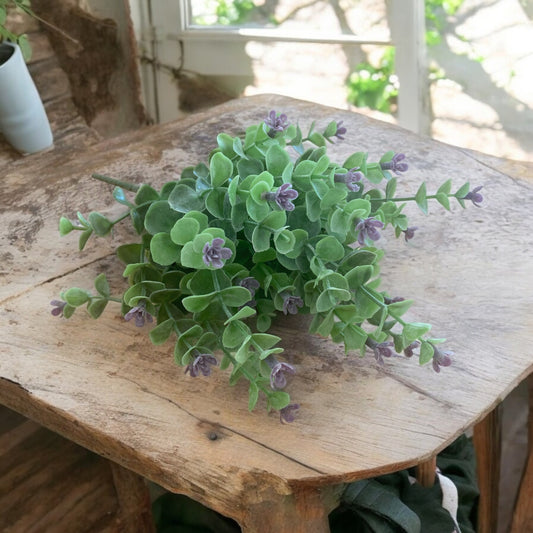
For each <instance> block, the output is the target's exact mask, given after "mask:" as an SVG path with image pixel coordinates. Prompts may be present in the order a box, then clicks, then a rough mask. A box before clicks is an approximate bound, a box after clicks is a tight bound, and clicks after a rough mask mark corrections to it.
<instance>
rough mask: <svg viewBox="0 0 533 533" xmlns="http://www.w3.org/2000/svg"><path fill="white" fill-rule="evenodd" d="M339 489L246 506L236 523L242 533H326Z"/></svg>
mask: <svg viewBox="0 0 533 533" xmlns="http://www.w3.org/2000/svg"><path fill="white" fill-rule="evenodd" d="M341 493H342V487H339V486H336V487H323V488H316V487H314V488H309V489H299V490H298V491H297V492H295V493H294V494H291V495H288V496H282V495H279V497H273V498H271V499H267V500H264V501H261V502H259V503H255V504H252V505H250V506H248V508H247V509H246V511H245V514H244V516H243V517H242V518H241V520H240V521H239V525H240V526H241V528H242V533H329V532H330V529H329V522H328V515H329V513H330V512H331V511H332V510H333V509H335V507H337V506H338V504H339V501H340V495H341Z"/></svg>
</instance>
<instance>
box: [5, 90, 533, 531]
mask: <svg viewBox="0 0 533 533" xmlns="http://www.w3.org/2000/svg"><path fill="white" fill-rule="evenodd" d="M270 109H276V110H278V111H279V112H281V111H283V112H285V113H287V115H288V116H289V119H290V120H291V121H294V122H296V121H299V122H300V124H301V125H302V126H303V127H306V126H308V124H309V123H310V122H311V120H312V119H315V120H317V121H318V122H319V123H320V124H324V125H325V124H327V122H328V121H329V120H332V119H335V120H343V121H344V125H345V126H346V127H347V129H348V133H347V135H346V141H344V142H343V143H338V144H335V145H334V146H333V147H332V149H331V151H332V157H333V158H335V159H338V160H340V161H343V160H344V158H345V157H346V156H347V155H349V154H350V153H352V152H353V151H356V150H368V151H369V152H370V153H371V158H373V159H374V158H377V157H379V156H380V155H381V154H382V153H383V152H385V151H387V150H389V149H391V150H395V151H396V152H404V153H406V154H407V156H408V158H409V163H410V170H409V172H408V173H407V175H406V176H405V177H402V179H401V180H399V181H400V183H399V187H401V188H404V189H405V190H406V191H408V192H414V191H416V187H417V185H418V184H419V183H420V182H421V181H423V180H426V181H427V183H428V190H430V191H433V190H436V189H437V188H438V186H439V185H440V184H441V183H442V181H443V180H444V179H445V178H447V177H452V178H453V180H454V183H455V185H456V186H457V187H459V186H460V185H462V184H463V183H464V182H465V181H470V182H471V183H472V185H473V186H476V185H483V186H484V190H483V192H484V193H485V196H486V201H485V202H484V203H485V204H486V208H484V209H476V208H475V207H471V208H470V209H468V210H466V211H462V210H460V209H455V211H456V212H455V213H454V215H453V218H452V217H451V216H450V215H449V214H448V213H446V212H445V211H443V210H439V207H438V206H437V205H435V207H434V208H433V207H432V211H434V214H433V216H431V217H429V218H425V217H424V216H423V215H421V214H420V213H419V212H417V211H416V210H415V209H413V211H412V212H411V217H412V218H411V222H412V223H413V224H416V225H417V226H419V227H420V228H421V229H420V230H419V232H417V237H416V239H414V240H413V241H410V242H409V244H408V245H406V244H405V242H403V241H397V240H395V239H394V238H392V237H391V236H389V235H388V234H386V233H385V236H384V237H383V241H385V240H386V243H385V247H386V249H387V254H386V259H385V261H384V262H383V265H382V270H383V272H384V284H386V285H387V287H384V288H386V289H388V290H389V291H390V292H394V293H395V295H396V294H398V295H401V296H407V297H410V298H411V297H412V298H414V300H415V302H416V305H415V306H414V307H413V308H412V311H410V312H411V313H412V316H413V317H416V318H417V319H418V320H421V321H422V320H423V321H425V322H430V323H432V324H433V325H434V333H435V335H437V336H442V337H447V338H448V339H449V342H448V346H449V347H450V348H451V349H453V350H454V351H455V352H456V355H455V357H454V364H453V365H452V366H451V367H449V368H446V369H444V370H443V371H442V372H441V373H440V374H436V373H434V372H433V371H432V369H431V368H430V367H419V366H418V365H416V364H413V362H412V361H407V360H404V359H401V358H398V359H393V360H391V361H387V364H386V365H385V366H383V367H380V366H378V365H377V364H376V363H375V361H374V360H373V358H372V357H366V358H362V359H361V358H359V357H357V356H354V355H350V356H348V357H346V356H344V354H343V350H342V349H341V348H340V347H339V346H337V345H335V344H333V343H332V342H330V341H328V340H324V339H321V338H318V337H314V336H311V335H309V334H307V333H306V332H305V329H304V326H305V320H302V321H298V320H296V321H294V322H290V321H283V323H280V324H279V325H278V327H277V333H278V334H279V335H280V336H281V337H282V338H283V344H284V346H285V348H286V353H287V357H288V358H290V361H291V362H292V363H293V364H294V365H295V367H296V368H297V371H298V375H297V377H296V378H295V379H294V380H293V382H292V384H291V386H290V387H291V389H290V390H291V394H292V396H293V398H294V400H295V401H298V402H299V403H300V404H301V411H300V414H299V417H298V418H297V420H296V421H295V422H294V423H292V424H290V425H282V424H280V423H279V417H278V416H277V415H276V414H275V413H272V414H270V415H268V414H267V413H266V412H265V410H264V405H263V404H261V402H260V404H259V406H258V408H257V409H256V410H255V411H254V412H253V413H249V412H248V410H247V387H246V385H245V384H244V383H238V384H237V385H236V386H235V387H232V388H230V387H228V385H227V376H226V375H225V373H224V372H215V373H214V375H212V376H210V378H197V379H191V378H190V377H189V376H188V375H184V373H183V369H182V368H179V367H177V366H175V365H174V363H173V361H172V355H171V346H170V345H165V346H152V345H151V344H150V341H149V339H148V337H147V331H144V330H139V329H136V328H135V327H134V326H132V325H131V324H127V323H125V322H124V320H123V319H122V318H121V317H120V316H119V312H118V310H117V309H113V308H109V309H108V310H106V312H105V314H104V315H103V316H102V317H101V318H100V319H99V320H98V321H93V320H92V319H90V318H89V317H88V316H84V314H83V313H78V314H76V315H75V316H74V317H73V318H72V319H70V320H68V321H67V320H60V319H54V318H52V317H51V316H50V315H49V310H50V305H49V302H50V300H52V299H53V298H55V297H56V295H57V294H58V293H59V291H60V290H62V289H65V288H67V287H70V286H80V287H85V288H90V286H91V284H92V279H93V278H94V276H95V275H97V274H98V273H100V272H106V273H107V275H108V276H109V277H110V279H111V283H112V285H113V286H114V287H115V288H116V289H117V290H120V289H121V288H122V287H123V286H124V282H123V280H122V278H121V273H122V266H121V265H120V264H119V262H118V261H117V260H116V259H115V257H114V256H113V254H112V252H113V250H114V247H115V246H116V245H118V244H120V243H122V242H123V239H124V237H125V235H126V236H127V235H129V236H131V237H132V241H133V240H134V238H135V237H134V236H133V235H131V233H130V232H129V230H127V229H125V230H118V231H117V232H116V233H115V234H114V236H113V237H112V238H111V239H108V240H105V239H104V240H102V239H101V240H95V241H93V242H92V243H90V245H88V247H87V249H86V250H85V251H84V252H83V253H81V254H80V253H78V252H77V243H76V242H75V239H74V238H71V237H65V238H62V239H60V238H59V236H58V230H57V224H58V219H59V216H60V215H62V214H65V215H67V216H73V215H74V213H75V211H76V210H77V209H79V210H80V211H82V212H85V213H87V212H89V211H91V210H100V211H107V212H108V213H111V214H117V213H119V212H120V206H117V205H116V204H114V202H113V201H112V200H111V199H110V198H111V194H110V192H111V191H110V187H109V186H107V185H106V184H103V183H100V182H96V181H93V180H91V179H90V178H89V176H90V174H91V173H92V172H99V173H102V174H107V175H111V176H114V177H116V178H119V179H125V180H128V179H129V180H132V181H137V182H139V181H141V180H142V181H144V182H149V183H153V184H154V185H156V186H157V185H161V184H162V183H163V182H164V181H167V180H170V179H175V178H176V177H177V176H178V175H179V172H180V170H181V169H183V168H184V167H185V166H188V165H191V164H196V163H197V162H199V161H205V160H206V157H207V154H208V153H209V151H210V150H211V148H212V147H213V146H214V145H215V142H216V141H215V137H216V134H217V133H218V132H220V131H222V130H225V131H227V132H228V133H230V134H237V133H239V132H242V131H243V130H244V127H245V125H247V124H249V123H254V122H259V121H260V120H262V119H263V118H264V117H265V116H266V115H267V113H268V111H269V110H270ZM516 176H517V174H511V175H509V174H508V173H506V171H502V170H499V169H498V165H497V164H496V163H494V162H493V161H492V160H491V159H490V158H489V159H485V158H483V157H482V156H479V155H478V154H474V153H471V152H467V151H464V150H460V149H457V148H453V147H450V146H447V145H444V144H441V143H437V142H433V141H431V140H429V139H426V138H420V137H418V136H416V135H414V134H411V133H409V132H407V131H405V130H402V129H400V128H397V127H394V126H391V125H390V124H384V123H381V122H377V121H374V120H371V119H369V118H366V117H363V116H360V115H358V114H355V113H350V112H344V111H339V110H337V109H332V108H327V107H324V106H319V105H316V104H313V103H309V102H301V101H296V100H291V99H288V98H284V97H279V96H272V95H263V96H257V97H251V98H245V99H241V100H236V101H232V102H229V103H227V104H224V105H222V106H219V107H217V108H215V109H213V110H211V111H209V112H205V113H202V114H198V115H194V116H191V117H189V118H187V119H185V120H183V121H181V122H176V123H172V124H166V125H161V126H157V127H151V128H147V129H145V130H141V131H137V132H133V133H128V134H124V135H122V136H120V137H118V138H115V139H114V140H112V141H106V143H105V144H104V143H99V144H95V145H94V146H91V147H89V148H87V149H86V150H84V151H83V152H82V153H80V152H77V153H75V154H73V153H64V152H62V151H60V150H59V151H52V152H49V153H46V154H41V155H36V156H31V157H29V158H27V159H25V160H24V161H20V162H19V161H16V162H14V163H13V164H12V165H10V166H9V167H8V168H6V170H5V171H4V174H3V176H2V178H1V179H0V198H1V202H2V210H1V213H0V227H1V228H2V230H1V232H0V246H1V247H0V249H1V253H2V267H1V268H2V272H1V273H2V285H1V286H0V352H1V357H0V402H1V403H2V404H4V405H6V406H8V407H9V408H11V409H13V410H15V411H17V412H19V413H21V414H23V415H25V416H27V417H29V418H31V419H32V420H35V421H37V422H38V423H40V424H42V425H44V426H45V427H47V428H49V429H51V430H53V431H55V432H57V433H59V434H60V435H63V436H64V437H65V438H67V439H69V440H72V441H73V442H76V443H77V444H79V445H81V446H83V447H85V448H87V449H89V450H91V451H93V452H96V453H97V454H99V455H101V456H103V457H105V458H107V459H110V460H111V461H114V462H116V463H117V464H119V465H121V466H122V467H124V468H125V469H127V470H131V471H133V472H136V473H137V474H139V475H141V476H143V477H145V478H147V479H150V480H152V481H154V482H156V483H158V484H160V485H162V486H163V487H165V488H166V489H168V490H170V491H173V492H176V493H184V494H187V495H188V496H190V497H192V498H194V499H195V500H198V501H200V502H202V503H204V504H205V505H207V506H209V507H211V508H213V509H215V510H217V511H219V512H221V513H222V514H224V515H226V516H229V517H231V518H234V519H235V520H237V521H238V522H239V524H240V525H241V527H242V529H243V531H244V532H261V533H269V532H276V533H283V532H291V533H299V532H301V533H303V532H305V533H313V532H317V533H319V532H320V533H324V532H327V531H328V513H329V512H330V511H331V510H332V509H333V508H334V507H335V506H336V505H337V504H338V501H339V496H340V494H341V492H342V489H343V486H344V484H345V483H347V482H350V481H355V480H358V479H363V478H368V477H371V476H375V475H379V474H384V473H387V472H392V471H395V470H398V469H402V468H406V467H410V466H414V465H421V466H420V478H421V479H422V480H424V479H425V480H426V482H432V480H433V478H434V464H433V458H434V456H435V454H436V453H438V452H439V451H440V450H441V449H443V448H444V447H445V446H446V445H447V444H449V443H450V442H452V441H453V440H454V439H455V438H456V437H457V436H458V435H460V434H461V433H462V432H463V431H464V430H466V429H467V428H469V427H472V426H475V433H476V444H477V446H478V449H479V451H480V452H481V453H480V482H481V493H482V498H481V506H480V510H481V517H480V531H483V532H490V531H495V527H496V522H495V519H494V510H495V509H496V508H497V505H496V502H495V497H496V495H495V494H494V492H493V491H492V490H490V489H491V487H493V486H494V484H493V480H494V479H496V477H497V465H498V446H497V442H498V440H497V436H498V424H497V418H498V417H497V411H495V408H496V407H497V405H498V404H499V403H500V402H501V400H502V399H503V398H504V397H505V396H506V395H507V394H508V393H509V392H510V391H511V390H512V389H513V388H514V387H515V386H516V385H517V384H518V383H519V382H520V381H521V380H523V379H524V378H526V377H527V376H528V375H529V374H530V373H531V372H532V371H533V360H532V358H531V355H530V353H529V351H528V349H527V347H529V346H531V342H532V341H533V333H532V331H533V329H532V327H531V325H532V319H531V317H532V314H531V309H532V303H533V302H532V300H533V298H532V293H531V282H532V277H531V271H532V269H531V267H532V263H533V261H532V258H533V234H532V233H531V231H530V228H531V227H533V211H532V210H531V209H529V208H527V209H526V208H524V206H530V205H533V183H532V182H531V180H528V179H527V177H526V178H522V177H516ZM496 213H497V216H496V215H495V214H496ZM476 424H477V425H476ZM487 452H488V453H487ZM531 472H532V467H531V457H530V460H529V466H528V470H527V474H526V477H525V478H524V489H525V491H529V492H523V493H522V494H523V496H521V499H520V500H519V509H520V510H521V512H523V514H522V515H520V516H519V517H518V518H517V519H516V524H517V525H516V527H517V528H520V527H522V526H521V525H520V524H525V523H528V524H529V523H531V519H532V516H533V515H532V510H531V506H529V507H528V505H527V502H528V501H530V498H531V478H532V474H531ZM524 498H525V500H524ZM524 501H525V503H523V502H524ZM520 520H521V522H520ZM515 531H517V532H518V531H524V529H515Z"/></svg>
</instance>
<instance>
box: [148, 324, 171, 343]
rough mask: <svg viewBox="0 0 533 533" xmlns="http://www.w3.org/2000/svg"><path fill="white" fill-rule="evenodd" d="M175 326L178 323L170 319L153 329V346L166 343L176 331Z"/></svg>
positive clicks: (151, 335)
mask: <svg viewBox="0 0 533 533" xmlns="http://www.w3.org/2000/svg"><path fill="white" fill-rule="evenodd" d="M175 324H176V321H175V320H174V319H173V318H169V319H167V320H165V321H164V322H161V323H160V324H158V325H157V326H156V327H155V328H153V329H152V330H151V331H150V340H151V341H152V344H155V345H159V344H163V343H165V342H166V341H167V340H168V338H169V337H170V335H171V334H172V332H173V331H174V326H175Z"/></svg>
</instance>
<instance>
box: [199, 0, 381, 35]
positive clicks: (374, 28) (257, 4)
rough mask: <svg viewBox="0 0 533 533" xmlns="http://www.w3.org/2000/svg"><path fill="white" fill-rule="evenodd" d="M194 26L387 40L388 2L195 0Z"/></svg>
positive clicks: (364, 0)
mask: <svg viewBox="0 0 533 533" xmlns="http://www.w3.org/2000/svg"><path fill="white" fill-rule="evenodd" d="M189 4H190V13H191V23H192V25H194V26H202V27H204V28H205V27H218V28H219V29H220V27H221V26H222V27H224V26H240V27H248V28H250V27H255V28H280V29H283V30H288V31H294V32H295V33H300V34H301V33H307V34H310V35H313V34H315V35H316V34H329V35H331V34H349V35H354V34H355V35H358V36H364V37H365V38H368V39H380V40H387V39H389V38H390V33H389V29H388V24H387V15H386V5H385V0H322V1H320V0H318V1H316V2H309V0H194V1H192V0H191V1H190V3H189Z"/></svg>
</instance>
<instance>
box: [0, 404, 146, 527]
mask: <svg viewBox="0 0 533 533" xmlns="http://www.w3.org/2000/svg"><path fill="white" fill-rule="evenodd" d="M126 482H127V487H125V486H124V485H125V483H126ZM149 503H150V502H149V495H148V489H147V487H146V484H145V483H144V482H143V479H142V478H139V476H137V475H136V474H133V473H132V472H129V471H127V470H125V469H123V468H121V467H119V466H118V465H115V464H114V463H112V462H110V461H108V460H106V459H102V458H101V457H99V456H98V455H96V454H94V453H92V452H90V451H88V450H86V449H85V448H82V447H81V446H78V445H76V444H74V443H73V442H71V441H69V440H67V439H64V438H62V437H60V436H59V435H57V434H56V433H53V432H51V431H49V430H47V429H45V428H43V427H42V426H39V424H36V423H35V422H32V421H30V420H28V419H26V418H24V417H23V416H21V415H19V414H18V413H15V412H14V411H11V410H10V409H7V408H6V407H3V406H0V509H1V510H2V512H0V531H2V532H4V533H6V532H14V533H16V532H22V531H24V532H28V533H38V532H46V531H53V532H54V533H72V532H73V531H76V532H77V533H121V532H132V533H141V532H142V533H153V532H154V531H155V528H154V524H153V522H152V521H151V516H150V514H149V512H148V511H149V509H150V505H149Z"/></svg>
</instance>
